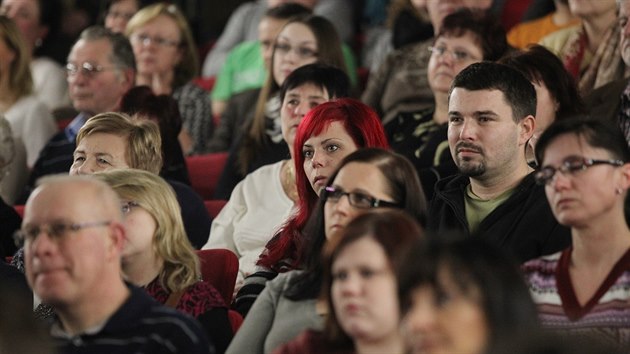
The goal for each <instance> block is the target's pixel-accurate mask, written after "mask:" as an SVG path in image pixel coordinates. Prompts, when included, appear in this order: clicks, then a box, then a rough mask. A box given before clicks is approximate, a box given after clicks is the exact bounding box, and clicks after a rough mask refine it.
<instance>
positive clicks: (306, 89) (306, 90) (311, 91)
mask: <svg viewBox="0 0 630 354" xmlns="http://www.w3.org/2000/svg"><path fill="white" fill-rule="evenodd" d="M287 96H320V97H321V96H324V98H326V99H327V98H328V93H327V92H326V88H324V87H320V86H318V85H315V84H314V83H312V82H306V83H303V84H301V85H299V86H297V87H294V88H292V89H290V90H287Z"/></svg>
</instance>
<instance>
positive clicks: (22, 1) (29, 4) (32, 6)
mask: <svg viewBox="0 0 630 354" xmlns="http://www.w3.org/2000/svg"><path fill="white" fill-rule="evenodd" d="M2 7H13V8H19V9H28V10H33V11H37V12H39V2H38V1H37V0H3V1H2Z"/></svg>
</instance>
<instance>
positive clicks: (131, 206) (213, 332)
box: [94, 169, 232, 353]
mask: <svg viewBox="0 0 630 354" xmlns="http://www.w3.org/2000/svg"><path fill="white" fill-rule="evenodd" d="M94 176H95V177H97V178H98V179H100V180H102V181H103V182H105V183H107V184H108V185H109V186H110V187H111V188H112V189H113V190H114V192H116V194H117V195H118V197H119V198H120V200H121V202H122V204H121V205H122V212H123V216H124V217H123V224H124V225H125V231H126V234H127V239H126V241H127V242H126V243H125V246H124V248H123V252H122V271H123V273H124V274H125V278H126V280H127V281H129V282H131V283H132V284H134V285H137V286H140V287H142V288H143V289H144V290H145V291H146V292H147V293H148V294H149V295H151V297H153V298H154V299H156V300H157V301H158V302H159V303H161V304H164V305H167V306H169V307H174V308H176V309H178V310H180V311H182V312H184V313H187V314H189V315H191V316H193V317H194V318H196V319H197V320H198V321H199V323H201V326H202V327H203V328H204V330H205V332H206V335H207V336H208V339H210V341H211V342H212V343H214V345H215V347H216V348H215V349H216V350H217V352H218V353H223V352H224V351H225V348H227V346H228V344H229V343H230V340H231V339H232V327H231V325H230V321H229V319H228V316H227V308H226V306H225V303H224V301H223V298H222V297H221V294H219V292H218V291H217V290H216V289H215V288H214V286H212V285H211V284H210V283H208V282H205V281H203V280H201V273H200V269H199V258H198V257H197V255H196V254H195V251H194V250H193V248H192V246H191V245H190V242H188V238H187V237H186V231H185V230H184V224H183V222H182V217H181V214H180V210H179V204H178V203H177V199H176V198H175V193H174V192H173V189H172V188H171V187H170V186H169V185H168V183H166V182H165V181H164V180H163V179H161V178H160V177H159V176H156V175H154V174H152V173H149V172H146V171H142V170H136V169H125V170H111V171H106V172H101V173H97V174H95V175H94Z"/></svg>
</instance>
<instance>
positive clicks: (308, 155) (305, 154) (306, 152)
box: [302, 149, 313, 159]
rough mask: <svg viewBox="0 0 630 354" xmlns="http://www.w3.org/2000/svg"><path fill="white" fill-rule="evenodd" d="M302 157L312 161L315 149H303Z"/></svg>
mask: <svg viewBox="0 0 630 354" xmlns="http://www.w3.org/2000/svg"><path fill="white" fill-rule="evenodd" d="M302 156H303V157H304V159H312V158H313V149H302Z"/></svg>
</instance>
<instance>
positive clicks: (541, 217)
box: [427, 173, 571, 262]
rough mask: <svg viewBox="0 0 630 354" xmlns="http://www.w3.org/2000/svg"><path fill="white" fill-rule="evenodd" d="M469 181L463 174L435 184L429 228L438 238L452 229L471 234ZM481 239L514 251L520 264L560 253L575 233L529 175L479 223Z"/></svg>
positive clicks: (430, 208) (531, 175)
mask: <svg viewBox="0 0 630 354" xmlns="http://www.w3.org/2000/svg"><path fill="white" fill-rule="evenodd" d="M469 183H470V182H469V179H468V177H466V176H463V175H461V174H458V175H455V176H451V177H447V178H444V179H442V180H440V181H439V182H438V183H437V184H436V185H435V197H434V198H433V200H432V202H431V205H430V207H429V220H428V225H427V228H428V230H429V231H432V232H433V234H436V235H437V236H439V235H440V233H442V232H445V231H448V230H459V231H461V232H464V233H466V234H470V231H469V230H468V222H467V220H466V211H465V210H466V209H465V205H464V195H465V193H466V187H467V186H468V184H469ZM477 236H479V237H483V238H484V239H486V240H487V241H488V242H491V243H493V244H495V245H497V246H499V247H501V248H502V249H504V250H506V251H508V252H511V254H512V255H513V256H514V257H515V259H516V260H517V261H518V262H524V261H527V260H530V259H533V258H537V257H540V256H543V255H547V254H551V253H555V252H558V251H560V250H562V249H565V248H566V247H568V246H569V245H570V244H571V232H570V230H569V229H568V228H566V227H564V226H562V225H560V224H558V222H557V221H556V219H555V218H554V216H553V214H552V212H551V209H550V207H549V203H547V198H546V196H545V193H544V188H543V187H542V186H539V185H536V183H535V182H534V176H533V174H531V173H530V174H529V175H527V176H526V177H525V178H524V179H523V181H521V183H520V184H519V185H518V186H517V187H516V189H515V191H514V193H513V194H512V195H511V196H510V198H508V199H507V200H506V201H505V202H504V203H503V204H501V205H499V206H498V207H497V208H496V209H495V210H493V211H492V212H491V213H490V214H488V216H487V217H486V218H485V219H483V220H482V222H481V224H479V230H478V232H477Z"/></svg>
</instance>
